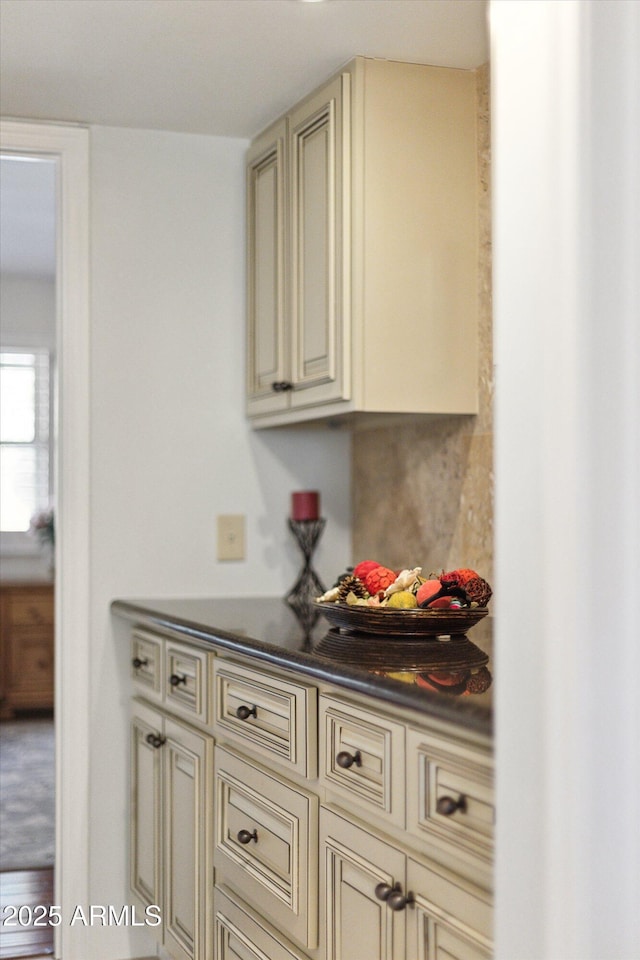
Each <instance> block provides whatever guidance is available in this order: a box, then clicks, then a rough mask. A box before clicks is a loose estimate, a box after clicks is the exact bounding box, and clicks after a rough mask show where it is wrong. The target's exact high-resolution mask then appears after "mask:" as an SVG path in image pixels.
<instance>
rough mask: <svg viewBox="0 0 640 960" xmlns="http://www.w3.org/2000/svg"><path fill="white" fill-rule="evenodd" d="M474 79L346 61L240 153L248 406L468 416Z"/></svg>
mask: <svg viewBox="0 0 640 960" xmlns="http://www.w3.org/2000/svg"><path fill="white" fill-rule="evenodd" d="M475 93H476V78H475V74H474V73H473V72H472V71H465V70H456V69H450V68H440V67H430V66H424V65H421V64H406V63H399V62H395V61H386V60H373V59H368V58H357V59H356V60H354V61H352V62H351V63H350V64H349V65H348V66H346V67H345V68H344V69H343V70H342V71H341V72H340V73H339V74H337V75H336V76H334V77H333V78H332V79H331V80H330V81H329V82H328V83H327V84H325V85H324V86H323V87H322V88H320V89H319V90H318V91H316V92H315V93H314V94H312V95H311V96H309V97H307V98H306V99H305V100H303V101H302V102H301V103H300V104H298V105H297V106H295V107H294V108H293V109H292V110H291V111H290V112H289V113H288V114H287V116H285V117H283V118H282V119H281V120H280V121H278V123H276V124H274V125H273V126H272V127H270V128H269V129H268V130H267V131H265V133H264V134H262V135H261V136H260V137H258V138H257V139H256V141H255V142H254V143H253V144H252V146H251V148H250V151H249V155H248V168H247V169H248V173H247V191H248V414H249V417H250V418H251V419H252V421H253V423H254V425H255V426H256V427H260V426H276V425H278V424H287V423H292V422H301V421H304V420H312V419H317V418H326V419H332V418H335V417H340V416H343V415H348V414H356V413H357V414H361V413H366V414H416V413H417V414H452V413H475V412H476V410H477V293H478V291H477V193H478V190H477V176H476V167H477V162H476V161H477V147H476V99H475Z"/></svg>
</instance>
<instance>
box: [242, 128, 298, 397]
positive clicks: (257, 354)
mask: <svg viewBox="0 0 640 960" xmlns="http://www.w3.org/2000/svg"><path fill="white" fill-rule="evenodd" d="M286 137H287V121H286V119H284V120H281V121H280V122H279V123H277V124H276V125H275V126H274V127H271V128H269V130H266V131H265V133H263V134H262V136H260V137H258V138H257V140H255V141H254V143H253V144H252V146H251V149H250V151H249V155H248V160H247V214H248V215H247V247H248V258H247V259H248V278H247V279H248V284H247V319H248V323H247V401H248V412H249V414H250V415H251V416H263V415H264V414H267V413H274V412H277V411H279V410H283V409H284V408H285V406H286V396H285V394H284V393H283V392H279V391H277V390H276V389H275V385H276V384H283V383H284V382H285V378H286V377H288V376H289V345H288V327H287V326H285V303H284V295H285V285H284V269H285V182H284V178H285V149H286Z"/></svg>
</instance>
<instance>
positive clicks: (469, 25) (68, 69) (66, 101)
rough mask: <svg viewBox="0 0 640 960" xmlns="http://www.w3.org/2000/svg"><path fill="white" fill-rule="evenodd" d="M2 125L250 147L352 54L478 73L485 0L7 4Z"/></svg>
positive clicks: (58, 0)
mask: <svg viewBox="0 0 640 960" xmlns="http://www.w3.org/2000/svg"><path fill="white" fill-rule="evenodd" d="M0 18H1V20H0V23H1V29H0V108H1V112H2V114H3V116H11V117H29V118H34V119H41V120H68V121H79V122H84V123H97V124H107V125H114V126H126V127H142V128H153V129H163V130H176V131H180V132H183V133H204V134H216V135H219V136H225V137H252V136H254V135H255V134H256V133H258V131H259V130H261V129H262V127H264V126H265V125H266V124H267V123H269V122H270V121H271V120H273V119H275V117H277V116H278V115H279V114H280V113H282V112H283V111H284V110H286V109H287V108H288V107H289V106H290V105H291V104H292V102H295V101H296V100H298V99H299V98H300V97H301V96H303V95H304V94H305V93H307V92H309V91H310V90H313V89H314V88H315V87H316V86H318V84H319V83H321V82H322V81H323V80H325V79H326V78H327V77H328V76H329V74H331V73H332V72H333V71H334V70H336V69H337V68H338V67H340V66H341V65H342V64H343V63H345V62H346V61H347V60H349V59H351V57H353V56H355V55H356V54H361V55H365V56H371V57H384V58H387V59H396V60H409V61H416V62H420V63H433V64H438V65H441V66H454V67H466V68H473V67H477V66H479V65H480V64H481V63H483V62H484V61H485V60H487V58H488V46H487V35H486V34H487V30H486V3H485V0H325V2H321V3H309V2H306V3H305V2H301V0H1V2H0Z"/></svg>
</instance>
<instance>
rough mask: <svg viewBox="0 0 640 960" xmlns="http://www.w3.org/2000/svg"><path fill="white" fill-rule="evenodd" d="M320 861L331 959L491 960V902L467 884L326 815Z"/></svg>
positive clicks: (384, 840) (390, 843) (387, 841)
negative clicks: (355, 932)
mask: <svg viewBox="0 0 640 960" xmlns="http://www.w3.org/2000/svg"><path fill="white" fill-rule="evenodd" d="M320 862H321V863H322V864H323V866H324V870H325V873H324V884H323V887H322V890H323V895H324V920H325V923H324V929H325V930H326V946H325V952H324V957H325V958H326V960H363V958H364V957H366V958H367V960H404V958H407V960H410V958H411V960H413V958H420V960H436V958H437V960H445V958H446V960H489V957H490V956H491V940H490V937H491V901H490V896H489V894H488V893H487V892H486V891H483V890H482V889H481V888H479V887H477V886H475V885H473V884H472V883H470V882H469V881H467V880H465V879H464V878H461V877H459V876H457V875H455V874H452V873H448V872H447V871H446V870H445V869H444V868H442V867H438V866H435V865H433V864H430V863H429V862H428V861H426V860H425V861H420V860H418V859H417V858H416V859H414V858H413V857H411V856H410V855H408V854H405V852H404V851H403V849H402V848H400V847H398V846H396V845H395V844H394V842H393V840H392V839H391V838H387V837H384V835H381V834H377V833H375V832H372V831H371V830H369V829H364V828H363V827H362V825H361V824H359V823H358V822H356V821H354V820H351V819H349V818H348V815H347V814H344V813H343V814H340V815H338V814H337V813H335V812H333V811H332V810H329V809H324V808H323V809H322V811H321V814H320ZM354 930H357V931H358V933H357V936H354Z"/></svg>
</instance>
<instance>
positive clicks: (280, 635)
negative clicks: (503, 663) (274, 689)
mask: <svg viewBox="0 0 640 960" xmlns="http://www.w3.org/2000/svg"><path fill="white" fill-rule="evenodd" d="M112 609H113V612H114V613H115V614H117V615H118V616H119V617H123V618H125V619H126V620H128V621H129V622H133V623H136V624H138V625H139V626H146V627H148V628H154V627H155V628H161V629H169V630H171V631H172V632H173V633H178V634H179V635H183V636H184V637H185V638H186V639H189V640H191V641H194V642H196V643H199V644H202V645H207V646H208V645H211V644H213V645H214V646H216V647H217V648H219V649H221V650H225V651H227V652H236V653H238V654H243V655H248V656H251V657H254V658H256V659H258V660H261V661H262V662H269V663H271V664H273V665H277V666H280V667H284V668H290V669H295V670H297V671H299V672H302V673H304V674H306V675H309V676H313V677H315V678H317V679H318V680H320V681H327V682H331V683H333V684H337V685H340V686H344V687H348V688H350V689H352V690H355V691H358V692H361V693H365V694H369V695H374V696H376V697H379V698H381V699H383V700H386V701H389V702H392V703H395V704H396V705H398V706H402V707H405V708H408V709H413V710H419V711H420V712H428V713H431V714H433V715H437V716H439V717H440V718H442V719H443V720H450V721H453V722H455V723H461V724H464V725H465V726H469V727H473V728H476V729H478V730H482V731H483V732H490V731H491V726H492V703H491V692H492V689H491V687H492V673H491V668H490V660H491V646H492V634H493V622H492V621H493V618H492V617H491V616H488V617H486V618H485V619H484V620H482V621H480V622H479V623H478V624H476V625H474V626H473V628H472V630H470V631H468V632H469V633H471V638H470V637H468V636H454V637H450V638H435V637H425V638H424V639H422V640H420V639H416V638H411V639H409V638H398V637H395V636H394V637H386V636H372V635H369V634H366V635H365V634H357V633H350V632H347V631H345V630H343V629H336V628H331V627H330V625H329V624H328V622H327V621H326V619H325V618H324V617H323V616H322V615H320V616H319V617H318V619H317V621H316V622H315V624H314V625H313V627H312V628H311V630H309V631H307V630H305V629H304V628H303V627H302V626H301V624H300V622H299V621H298V620H297V618H296V616H295V614H294V613H293V611H292V610H291V609H290V608H289V607H288V606H287V604H286V603H285V602H284V601H283V600H282V599H280V598H279V597H237V598H191V599H189V598H176V599H171V598H168V599H145V600H140V599H118V600H115V601H114V602H113V604H112Z"/></svg>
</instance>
